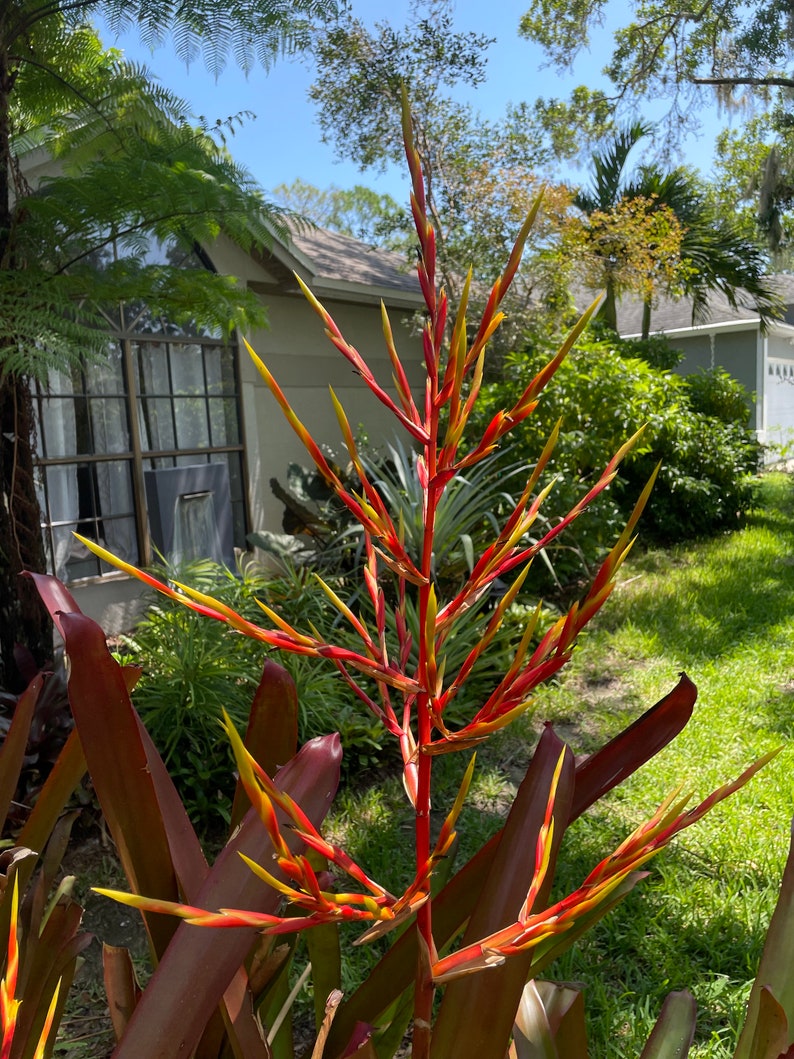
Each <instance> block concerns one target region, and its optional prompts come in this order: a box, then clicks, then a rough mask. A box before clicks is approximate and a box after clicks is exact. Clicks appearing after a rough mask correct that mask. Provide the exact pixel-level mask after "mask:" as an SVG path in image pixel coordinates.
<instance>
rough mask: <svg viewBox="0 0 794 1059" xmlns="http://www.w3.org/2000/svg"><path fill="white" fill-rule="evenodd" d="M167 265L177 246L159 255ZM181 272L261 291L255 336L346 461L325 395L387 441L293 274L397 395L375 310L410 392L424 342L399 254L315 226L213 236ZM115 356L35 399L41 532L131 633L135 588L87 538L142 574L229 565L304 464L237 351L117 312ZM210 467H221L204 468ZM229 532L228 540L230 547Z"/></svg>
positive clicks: (385, 427)
mask: <svg viewBox="0 0 794 1059" xmlns="http://www.w3.org/2000/svg"><path fill="white" fill-rule="evenodd" d="M155 252H159V253H161V254H165V255H167V256H168V259H169V260H170V261H171V262H172V263H173V262H174V255H173V248H169V247H159V248H157V250H153V253H155ZM190 256H191V255H187V258H186V259H185V260H184V263H185V265H186V266H188V265H189V266H192V267H195V266H196V264H197V263H198V262H197V261H196V257H198V259H199V262H200V264H201V265H203V266H204V267H208V268H214V269H217V270H218V271H219V272H223V273H225V274H228V275H233V276H235V277H237V278H238V280H239V282H240V283H241V284H244V285H245V286H247V287H248V288H250V289H251V290H254V291H255V292H256V293H257V294H259V295H260V297H261V298H262V301H263V303H264V305H265V306H266V307H267V312H268V323H269V327H268V329H266V330H261V331H258V332H257V333H254V334H252V335H248V336H246V337H247V338H248V340H249V341H250V343H251V345H252V346H253V348H254V349H255V350H256V352H257V353H258V354H259V356H260V357H261V358H262V359H263V360H264V361H265V362H266V363H267V365H268V367H269V369H270V370H271V371H272V372H273V375H274V376H275V378H276V379H277V380H278V382H279V384H280V386H281V387H282V389H283V390H284V391H285V393H286V395H287V397H288V399H289V400H290V402H291V403H292V404H293V406H294V408H295V410H296V412H297V414H298V416H299V417H300V418H301V419H302V420H303V421H304V422H305V423H306V425H307V426H308V427H309V428H310V429H311V431H312V433H313V434H314V436H315V437H316V438H317V440H318V441H319V442H320V443H321V444H324V445H327V446H329V447H331V448H332V449H333V450H335V451H336V452H337V453H339V456H340V458H341V459H343V460H344V458H345V457H344V452H343V449H342V447H341V443H340V436H339V428H338V425H337V422H336V417H335V415H334V412H333V407H332V403H331V398H330V395H329V393H328V388H329V386H331V387H333V389H334V391H335V393H336V395H337V396H338V397H339V399H340V400H341V402H342V404H343V406H344V407H345V409H346V412H347V415H348V418H349V420H350V423H351V424H352V425H353V427H354V428H355V427H357V426H358V424H363V425H364V427H365V429H367V430H368V431H369V432H370V433H371V434H372V435H373V436H375V437H378V436H381V437H388V436H389V435H390V434H391V433H392V430H393V425H392V421H391V418H390V416H389V414H388V412H387V411H386V410H385V409H384V408H383V406H382V405H381V404H380V403H379V402H378V401H377V400H376V399H375V398H374V397H373V396H372V394H371V393H370V392H369V390H368V389H367V388H366V387H365V386H364V384H363V383H362V382H361V381H360V379H359V378H358V376H357V375H356V373H355V372H354V370H353V369H352V368H351V366H350V364H349V363H348V362H347V361H346V360H345V359H344V358H343V357H342V355H341V354H340V353H339V352H338V351H337V350H336V349H335V347H334V346H333V345H332V343H331V342H330V341H329V340H328V338H327V337H326V336H325V334H324V332H323V324H322V321H321V320H320V318H319V317H318V316H317V314H316V313H315V312H314V310H313V309H312V308H311V306H310V305H309V304H308V303H307V301H306V299H305V298H304V296H303V294H302V293H301V291H300V289H299V287H298V284H297V282H296V281H295V277H294V275H293V272H296V273H297V274H298V275H300V277H301V279H302V280H304V282H306V283H307V284H308V285H309V287H310V288H311V289H312V290H313V292H314V293H315V294H316V295H317V297H318V298H319V299H320V300H321V301H322V302H323V303H324V304H325V305H326V307H327V308H328V310H329V311H330V312H331V314H332V316H333V317H334V319H335V321H336V322H337V324H338V326H339V327H340V328H341V330H342V332H343V333H344V334H345V336H346V337H347V338H348V339H349V341H350V342H352V343H353V345H355V346H356V348H357V349H359V350H360V351H361V352H362V354H364V355H365V356H366V357H367V359H368V361H369V363H370V364H371V365H372V367H373V370H374V372H375V375H376V377H377V378H378V379H379V380H380V381H381V382H383V384H384V385H389V380H390V379H391V365H390V362H389V360H388V356H387V353H386V349H385V345H384V340H383V332H382V323H381V314H380V302H381V300H382V301H383V302H384V304H385V305H386V308H387V309H388V310H389V315H390V318H391V321H392V326H393V330H394V335H395V341H396V344H397V347H398V351H399V352H400V354H401V356H402V357H403V358H404V361H405V363H406V365H407V370H408V374H409V378H410V379H411V382H412V383H414V384H416V385H417V386H421V385H422V382H423V361H422V345H421V339H420V337H419V336H418V335H417V334H416V333H415V329H411V328H410V326H409V324H410V321H411V319H412V318H413V316H414V314H415V313H416V311H417V309H419V308H420V306H421V304H422V298H421V293H420V290H419V284H418V281H417V280H416V278H415V276H412V275H409V274H407V273H406V272H405V270H404V268H403V267H402V262H401V259H400V258H399V257H397V256H396V255H394V254H390V253H388V252H384V251H379V250H373V249H371V248H369V247H367V246H366V245H364V244H363V243H360V242H358V241H357V240H354V239H349V238H347V237H345V236H342V235H338V234H335V233H332V232H328V231H323V230H313V229H306V230H303V231H301V232H299V233H296V234H295V235H294V237H293V238H292V239H291V240H290V241H289V242H287V243H285V242H281V241H279V240H274V243H273V245H272V246H271V247H270V248H269V249H267V250H263V251H262V252H261V253H259V254H257V255H249V254H247V253H244V252H243V251H241V250H240V249H239V247H237V246H236V245H234V244H233V243H231V242H230V241H229V240H224V239H220V240H219V241H218V242H217V244H216V245H215V246H213V247H212V248H209V249H208V250H207V252H206V253H205V252H203V251H198V250H197V251H196V252H195V255H194V256H193V259H192V260H190V259H189V258H190ZM107 318H108V355H107V358H106V360H105V361H104V362H103V363H101V364H96V365H95V364H92V365H91V366H90V368H89V369H88V370H87V371H74V372H68V373H66V372H63V373H53V375H52V377H51V378H50V381H49V386H48V387H47V388H46V389H45V388H40V389H39V391H38V393H37V404H38V412H39V437H38V455H39V467H40V469H41V489H40V500H41V505H42V511H43V514H44V522H43V526H42V529H43V533H44V539H45V542H46V546H47V552H48V556H49V562H50V566H51V569H52V570H53V571H54V572H55V573H56V574H57V575H58V576H59V577H61V578H62V579H63V580H65V581H66V582H68V584H69V588H70V590H71V591H72V593H73V594H74V596H75V598H76V599H77V601H78V603H79V605H80V606H81V607H82V608H83V609H84V610H85V612H86V613H88V614H90V615H91V616H93V617H95V618H97V620H99V621H100V623H102V624H103V626H104V627H105V629H106V631H108V632H113V631H118V630H119V629H122V628H125V627H129V625H130V622H131V619H132V617H133V616H134V613H135V611H136V603H137V600H138V599H139V597H140V591H141V590H140V585H139V583H138V582H136V581H134V580H133V579H130V578H126V577H124V576H123V575H121V574H119V573H118V572H117V571H115V570H111V569H109V568H107V567H105V566H104V564H100V563H99V562H98V561H97V560H96V559H95V557H94V556H93V555H92V554H90V553H88V552H87V550H86V549H85V548H82V547H81V546H80V545H79V543H78V542H76V541H75V540H74V538H73V536H72V531H73V530H78V532H80V533H82V534H83V535H84V536H86V537H89V538H91V539H93V540H97V541H99V542H101V543H103V544H104V546H106V547H107V548H108V549H109V550H111V551H113V552H114V553H115V554H117V555H119V556H120V557H121V558H123V559H125V560H126V561H128V562H131V563H134V564H139V563H141V564H145V563H148V562H149V561H150V560H151V558H152V554H153V547H156V546H157V545H158V544H160V542H161V541H164V542H165V544H164V545H163V544H160V547H165V548H166V549H167V550H168V551H170V552H171V553H173V552H175V551H176V552H181V553H182V554H186V555H189V554H190V553H191V550H192V549H193V548H194V546H195V542H196V541H198V540H205V539H207V535H208V534H209V536H210V537H212V535H213V533H214V532H215V529H216V527H219V528H220V530H221V536H220V537H217V535H216V538H215V539H214V547H215V548H216V550H217V551H218V552H219V553H220V554H221V555H222V556H223V557H225V558H227V559H228V560H231V558H232V556H233V548H235V547H236V548H244V547H245V543H246V540H245V538H246V534H247V533H249V532H251V531H252V530H254V529H273V530H280V528H281V527H280V524H281V516H282V505H281V504H280V502H279V501H277V500H276V499H275V498H274V497H273V495H272V494H271V490H270V484H269V482H270V479H271V478H273V477H278V478H281V479H282V481H283V480H284V477H285V472H286V469H287V465H288V463H289V462H290V461H298V462H301V463H303V464H308V463H309V458H308V456H307V455H306V453H305V451H304V449H303V448H302V446H301V444H300V442H299V441H298V439H297V438H296V436H295V435H294V433H293V432H292V430H291V428H290V426H289V425H288V424H287V423H286V421H285V420H284V417H283V415H282V413H281V411H280V409H279V408H278V406H277V404H276V402H275V400H274V399H273V397H272V396H271V394H270V393H269V391H268V390H267V389H266V387H265V384H264V382H263V380H262V379H261V377H260V375H259V373H258V372H257V370H256V368H255V366H254V365H253V363H252V361H251V359H250V357H249V356H248V355H247V353H246V351H245V349H244V347H243V344H242V342H240V343H239V344H238V343H237V342H232V343H231V344H230V343H228V342H224V340H223V339H222V338H221V337H220V336H218V335H211V334H200V333H196V332H191V331H190V329H183V328H177V327H175V326H173V325H172V324H171V323H170V322H169V321H167V320H163V319H160V318H156V317H154V316H153V315H152V314H150V313H149V312H148V311H147V309H146V307H145V306H125V307H123V308H122V309H120V310H118V311H113V312H111V313H109V314H108V317H107ZM210 465H216V466H210ZM224 530H225V531H226V532H227V537H226V539H225V540H224V539H223V532H224Z"/></svg>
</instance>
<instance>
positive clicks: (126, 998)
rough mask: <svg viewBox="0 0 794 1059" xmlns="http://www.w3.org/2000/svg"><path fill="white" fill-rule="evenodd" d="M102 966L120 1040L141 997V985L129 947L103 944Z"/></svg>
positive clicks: (116, 1032) (115, 1030)
mask: <svg viewBox="0 0 794 1059" xmlns="http://www.w3.org/2000/svg"><path fill="white" fill-rule="evenodd" d="M102 967H103V971H104V979H105V993H106V995H107V998H108V1010H109V1011H110V1020H111V1022H112V1023H113V1032H114V1034H115V1035H116V1040H117V1041H120V1040H121V1038H122V1035H123V1033H124V1030H125V1029H126V1028H127V1023H128V1022H129V1021H130V1019H131V1018H132V1013H133V1011H134V1010H135V1007H136V1005H137V1003H138V1001H139V1000H140V998H141V987H140V986H139V985H138V979H137V976H136V974H135V968H134V966H133V963H132V957H131V956H130V952H129V949H124V948H119V947H118V946H116V945H107V944H103V945H102Z"/></svg>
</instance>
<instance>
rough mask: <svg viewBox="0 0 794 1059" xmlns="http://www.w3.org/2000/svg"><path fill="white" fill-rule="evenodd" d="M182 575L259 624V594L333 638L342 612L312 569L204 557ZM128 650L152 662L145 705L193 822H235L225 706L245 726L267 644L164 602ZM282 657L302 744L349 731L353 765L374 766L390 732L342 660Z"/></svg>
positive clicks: (143, 687) (139, 697) (141, 696)
mask: <svg viewBox="0 0 794 1059" xmlns="http://www.w3.org/2000/svg"><path fill="white" fill-rule="evenodd" d="M170 573H171V576H172V577H174V578H177V575H176V573H175V572H174V571H171V572H170ZM178 580H180V581H190V583H191V584H193V585H196V586H197V587H199V588H200V590H201V591H203V592H207V593H208V594H212V595H214V596H215V597H216V598H217V599H220V600H222V601H223V602H224V603H225V604H226V605H227V606H230V607H232V608H233V609H234V610H236V611H238V612H239V613H241V614H243V615H245V616H246V617H247V618H248V619H249V620H252V621H254V620H259V619H260V618H261V615H262V611H261V608H260V607H259V604H258V603H257V600H258V599H260V600H262V601H263V602H265V603H267V604H268V605H272V606H275V607H277V608H278V609H279V613H281V614H282V615H284V616H285V617H286V618H287V620H290V621H293V622H296V623H297V624H300V625H303V626H305V625H314V626H315V627H317V628H320V629H324V630H325V631H326V632H327V633H328V634H329V635H330V633H331V629H332V626H333V625H334V624H335V621H336V618H337V617H338V614H337V611H336V610H334V608H333V607H332V606H331V604H330V602H329V601H328V599H327V598H326V596H325V595H324V593H323V592H322V591H321V590H320V588H319V587H318V586H317V585H316V584H315V583H314V582H313V579H312V577H311V575H310V573H309V572H308V571H307V570H305V569H300V568H295V567H291V566H289V565H287V566H285V567H284V569H283V571H282V572H281V573H280V574H278V575H277V574H275V573H273V572H266V571H263V570H262V569H261V568H260V567H258V566H256V565H255V564H248V565H242V566H241V568H240V570H239V572H238V573H233V572H232V571H230V570H227V569H226V568H224V567H223V566H220V565H218V564H217V563H213V562H210V561H203V562H199V563H192V564H190V565H189V566H188V567H187V568H184V569H182V570H180V571H179V573H178ZM122 650H123V654H124V658H125V660H126V661H129V662H133V663H140V664H141V665H142V666H143V674H142V676H141V680H140V682H139V684H138V686H137V687H136V689H135V693H134V694H135V705H136V707H137V709H138V712H139V713H140V716H141V719H142V720H143V722H144V724H145V725H146V728H147V730H148V731H149V734H150V735H151V736H152V739H153V740H154V742H155V745H156V746H157V749H158V750H159V751H160V754H161V755H162V757H163V759H164V760H165V762H166V764H167V765H168V767H169V771H170V772H171V775H172V777H173V779H174V783H175V785H176V787H177V789H178V791H179V793H180V795H181V796H182V799H183V801H184V802H185V805H186V807H187V809H188V813H189V815H190V817H191V819H192V820H193V821H194V823H196V824H198V825H199V826H200V827H202V828H204V829H208V828H211V827H213V826H214V825H216V824H218V823H219V822H221V821H226V822H228V820H229V816H230V812H231V799H232V796H233V794H234V786H235V778H234V775H233V772H232V760H231V757H230V751H229V746H228V742H227V740H225V739H224V738H223V736H222V734H221V728H220V721H221V715H222V710H223V709H225V710H226V712H227V713H228V714H229V716H230V717H231V718H232V721H233V723H234V724H235V727H236V728H237V729H238V731H240V732H241V733H244V732H245V727H246V724H247V721H248V712H249V710H250V706H251V700H252V698H253V695H254V691H255V690H256V687H257V684H258V681H259V677H260V674H261V670H262V661H263V656H262V647H261V645H259V644H257V643H255V642H252V641H251V640H248V639H247V638H245V637H243V636H232V637H230V636H229V635H228V633H227V632H226V630H225V629H224V627H223V626H222V625H221V624H220V623H219V622H215V621H208V620H206V619H205V618H202V617H201V616H200V615H198V614H196V613H195V612H194V611H189V610H186V609H185V608H184V607H179V606H177V605H175V604H172V603H170V602H167V601H158V602H157V603H156V604H155V603H153V604H152V605H151V606H150V607H149V609H148V610H147V612H146V614H145V615H144V617H143V619H142V620H141V621H140V622H139V623H138V625H137V626H136V628H135V630H134V631H133V633H132V634H131V635H130V636H127V637H124V638H123V641H122ZM279 660H280V661H282V662H283V664H284V665H285V666H286V667H287V669H288V670H289V672H290V674H291V676H292V677H293V679H294V680H295V683H296V685H297V687H298V693H299V704H300V715H299V729H300V738H301V741H302V742H303V741H306V740H308V739H311V738H313V737H314V736H317V735H324V734H326V733H328V732H332V731H339V732H340V733H341V735H342V737H343V738H344V740H345V745H346V747H348V748H349V752H348V753H347V755H346V758H345V766H346V768H347V769H348V770H349V771H354V772H355V771H359V770H361V769H362V768H367V767H370V766H372V765H374V764H375V763H376V762H377V761H378V760H379V758H380V757H381V756H382V745H383V741H384V740H383V730H382V728H381V727H380V726H379V725H378V724H377V723H376V722H375V721H374V720H373V719H370V718H369V717H368V716H367V715H365V714H364V715H362V713H361V711H360V710H359V709H357V707H356V706H355V704H354V703H353V702H352V701H351V697H350V694H349V692H348V690H347V688H346V687H345V686H344V684H343V682H342V680H341V678H340V677H339V676H338V674H337V673H336V671H335V670H334V669H333V667H332V666H330V664H329V665H319V666H318V665H316V664H315V665H309V664H308V663H307V661H306V659H305V658H303V657H302V656H300V655H288V656H286V657H285V658H284V659H279Z"/></svg>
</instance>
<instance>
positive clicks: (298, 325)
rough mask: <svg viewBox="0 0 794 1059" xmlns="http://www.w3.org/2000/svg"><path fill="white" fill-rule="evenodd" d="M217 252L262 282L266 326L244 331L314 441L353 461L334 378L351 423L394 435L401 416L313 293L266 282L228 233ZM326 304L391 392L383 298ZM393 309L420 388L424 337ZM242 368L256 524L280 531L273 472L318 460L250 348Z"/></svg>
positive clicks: (216, 258) (222, 262)
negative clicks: (332, 331) (352, 359)
mask: <svg viewBox="0 0 794 1059" xmlns="http://www.w3.org/2000/svg"><path fill="white" fill-rule="evenodd" d="M211 256H212V259H213V262H214V264H215V266H216V268H218V269H219V270H221V271H224V272H226V273H228V274H231V275H235V276H237V277H238V278H239V279H240V280H241V281H242V282H246V283H255V284H257V285H262V288H260V287H258V288H257V289H262V290H263V292H262V294H261V295H260V296H261V299H262V301H263V303H264V305H265V306H266V308H267V314H268V327H267V328H266V329H261V330H258V331H256V332H255V333H253V334H251V335H248V336H246V337H247V338H248V341H249V342H250V343H251V346H252V347H253V349H254V350H255V351H256V353H257V355H258V356H259V357H261V359H262V360H263V361H264V362H265V363H266V364H267V367H268V369H269V370H270V371H271V372H272V373H273V376H274V378H275V379H276V380H277V382H278V384H279V386H280V387H281V388H282V390H283V391H284V393H285V394H286V396H287V398H288V400H289V402H290V404H292V405H293V407H294V408H295V411H296V412H297V414H298V416H299V417H300V419H301V420H302V421H303V422H304V423H305V425H306V426H307V427H308V428H309V430H310V431H311V432H312V434H313V436H314V437H315V438H316V440H317V441H318V442H319V443H320V444H321V445H327V446H329V447H330V448H331V449H332V450H333V451H334V453H335V454H336V455H337V457H338V458H339V460H340V461H344V462H347V460H346V456H345V453H344V449H343V447H342V444H341V438H340V433H339V425H338V423H337V420H336V415H335V413H334V409H333V404H332V402H331V397H330V394H329V392H328V388H329V386H331V387H333V389H334V392H335V394H336V396H337V398H338V399H339V400H340V401H341V403H342V405H343V406H344V408H345V411H346V413H347V417H348V420H349V421H350V424H351V426H352V428H353V430H354V432H355V431H356V430H357V428H358V426H359V425H362V426H363V427H364V429H365V430H366V431H367V433H368V435H369V437H370V440H371V441H372V442H373V443H375V444H377V442H378V441H379V440H391V439H392V438H393V437H394V435H395V433H396V432H397V424H396V423H395V422H394V420H393V419H392V417H391V415H390V414H389V412H388V411H387V409H386V408H385V407H384V406H383V405H382V404H381V403H380V402H379V401H378V400H377V399H376V398H375V397H374V396H373V395H372V394H371V393H370V391H369V390H368V389H367V387H366V386H365V385H364V383H363V382H362V381H361V379H360V378H359V377H358V375H357V374H356V373H355V372H354V370H353V368H352V367H351V365H350V364H349V363H348V361H346V360H345V359H344V357H343V356H342V355H341V353H339V351H338V350H337V349H336V347H335V346H334V345H333V344H332V343H331V342H330V341H329V339H328V338H327V337H326V335H325V333H324V327H323V323H322V321H321V319H320V317H319V316H318V315H317V314H316V312H315V311H314V310H313V309H312V308H311V306H310V305H309V304H308V302H307V301H306V299H305V298H304V297H303V296H302V295H294V294H279V293H278V292H276V291H275V290H272V289H270V290H269V289H267V288H268V287H272V279H273V278H272V277H271V276H270V275H269V274H268V272H267V270H266V268H264V267H263V266H261V265H259V264H257V263H256V262H254V261H253V260H252V259H251V258H249V257H248V255H245V254H242V253H241V252H240V251H239V250H238V249H237V248H236V247H235V246H233V245H232V244H230V243H228V242H225V241H224V242H221V243H219V244H218V245H217V246H216V247H215V248H214V249H213V251H212V255H211ZM323 304H324V305H325V307H326V308H327V309H328V311H329V312H330V313H331V315H332V316H333V318H334V320H335V322H336V324H337V325H338V327H339V328H340V330H341V331H342V333H343V334H344V335H345V337H346V338H347V339H348V341H350V342H351V343H352V344H353V345H354V346H355V347H356V349H358V350H359V352H360V353H361V354H362V355H363V356H364V357H365V358H366V360H367V361H368V363H369V364H370V366H371V368H372V370H373V372H374V373H375V377H376V378H377V379H378V381H379V382H380V383H381V384H383V385H384V386H385V387H387V388H388V389H389V390H390V391H392V392H393V387H392V384H391V374H392V371H391V364H390V362H389V359H388V354H387V353H386V348H385V344H384V340H383V332H382V329H381V317H380V308H379V306H378V305H377V304H355V303H353V302H351V301H342V300H338V299H323ZM388 311H389V317H390V320H391V324H392V330H393V333H394V340H395V343H396V346H397V350H398V352H399V353H400V355H401V357H403V359H404V362H405V364H406V370H407V372H408V377H409V380H410V382H411V384H412V386H414V388H415V392H416V393H417V394H419V393H421V387H422V386H423V385H424V383H423V380H424V368H423V360H422V344H421V338H420V337H419V335H418V334H417V333H416V328H415V327H413V326H412V324H411V321H412V315H413V314H412V313H411V312H410V311H408V310H405V309H394V308H392V309H389V310H388ZM240 377H241V382H242V397H243V420H244V431H245V444H246V454H247V461H248V476H249V496H250V502H251V522H252V528H253V529H269V530H275V531H280V530H281V517H282V511H283V506H282V504H281V503H280V501H278V500H276V498H275V497H274V496H273V494H272V492H271V489H270V479H271V478H273V477H275V478H278V479H279V480H280V481H281V483H282V484H284V481H285V476H286V470H287V466H288V464H289V463H290V462H293V461H294V462H298V463H301V464H303V465H304V466H308V465H309V464H310V462H311V461H310V460H309V457H308V455H307V454H306V451H305V449H304V448H303V446H302V445H301V443H300V441H299V440H298V438H297V437H296V435H295V433H294V432H293V430H292V428H291V427H290V426H289V424H288V423H287V422H286V420H285V418H284V416H283V414H282V412H281V410H280V408H279V407H278V404H277V403H276V401H275V399H274V398H273V396H272V395H271V394H270V391H269V390H268V389H267V387H266V385H265V383H264V380H263V379H262V377H261V376H260V374H259V372H258V371H257V370H256V367H255V365H254V364H253V361H252V360H251V359H250V357H248V355H247V354H246V352H245V350H244V349H243V350H241V356H240Z"/></svg>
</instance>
